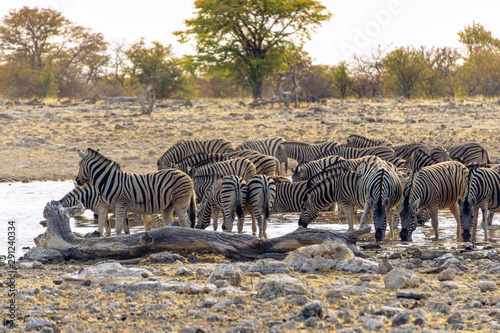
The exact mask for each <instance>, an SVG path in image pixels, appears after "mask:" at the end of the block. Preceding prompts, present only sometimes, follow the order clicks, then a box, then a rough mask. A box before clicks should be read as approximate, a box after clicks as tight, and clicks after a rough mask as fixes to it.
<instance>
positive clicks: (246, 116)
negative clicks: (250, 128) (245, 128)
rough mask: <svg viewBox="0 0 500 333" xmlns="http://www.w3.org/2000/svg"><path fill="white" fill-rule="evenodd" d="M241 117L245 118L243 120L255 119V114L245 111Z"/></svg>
mask: <svg viewBox="0 0 500 333" xmlns="http://www.w3.org/2000/svg"><path fill="white" fill-rule="evenodd" d="M243 119H245V120H254V119H255V115H253V114H251V113H249V112H247V113H245V115H244V116H243Z"/></svg>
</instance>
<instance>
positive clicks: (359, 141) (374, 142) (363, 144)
mask: <svg viewBox="0 0 500 333" xmlns="http://www.w3.org/2000/svg"><path fill="white" fill-rule="evenodd" d="M377 146H385V147H391V146H392V142H391V141H390V140H387V139H369V138H366V137H364V136H361V135H357V134H351V135H349V136H348V137H347V140H346V147H350V148H368V147H377Z"/></svg>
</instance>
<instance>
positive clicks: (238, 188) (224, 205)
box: [196, 176, 247, 232]
mask: <svg viewBox="0 0 500 333" xmlns="http://www.w3.org/2000/svg"><path fill="white" fill-rule="evenodd" d="M246 193H247V190H246V183H245V181H244V180H243V179H242V178H241V177H238V176H225V177H223V178H221V179H219V180H217V181H216V182H215V183H214V184H213V185H212V186H211V187H210V190H209V191H208V192H207V194H206V196H205V198H204V199H203V201H202V203H201V204H200V207H199V210H198V223H197V225H196V228H199V229H205V228H206V227H208V225H209V224H210V218H212V219H213V225H214V230H217V220H218V217H219V211H222V212H223V219H224V224H225V230H226V231H228V232H232V230H233V222H234V215H235V213H236V216H238V219H239V220H240V221H241V220H242V219H243V208H244V205H245V203H246ZM223 229H224V228H223ZM238 231H239V232H241V231H242V230H238Z"/></svg>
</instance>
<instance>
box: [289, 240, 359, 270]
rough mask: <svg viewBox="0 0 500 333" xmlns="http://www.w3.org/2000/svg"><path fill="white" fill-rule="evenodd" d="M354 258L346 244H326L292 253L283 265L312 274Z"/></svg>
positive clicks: (307, 247)
mask: <svg viewBox="0 0 500 333" xmlns="http://www.w3.org/2000/svg"><path fill="white" fill-rule="evenodd" d="M354 258H355V257H354V253H353V252H352V250H351V249H350V248H349V247H347V246H346V245H345V244H341V243H339V242H325V243H323V244H320V245H311V246H305V247H303V248H300V249H297V250H295V251H292V252H291V253H289V254H288V255H287V257H286V258H285V260H283V263H285V264H287V265H289V266H290V267H292V268H293V269H295V270H298V271H301V272H311V271H319V270H325V269H331V268H332V267H334V266H335V265H336V264H338V263H340V262H342V261H346V260H350V259H354Z"/></svg>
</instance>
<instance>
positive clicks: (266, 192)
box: [262, 183, 269, 220]
mask: <svg viewBox="0 0 500 333" xmlns="http://www.w3.org/2000/svg"><path fill="white" fill-rule="evenodd" d="M267 185H268V184H267V183H266V186H264V188H263V190H264V206H263V207H262V208H264V220H268V219H269V188H268V186H267Z"/></svg>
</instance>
